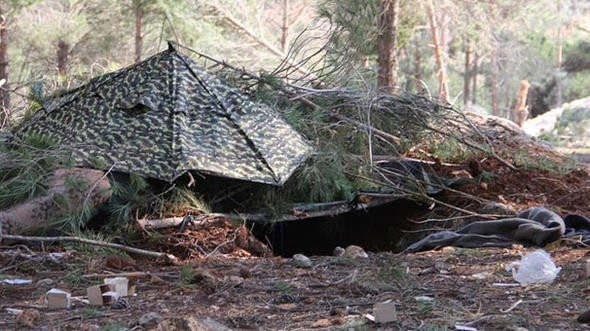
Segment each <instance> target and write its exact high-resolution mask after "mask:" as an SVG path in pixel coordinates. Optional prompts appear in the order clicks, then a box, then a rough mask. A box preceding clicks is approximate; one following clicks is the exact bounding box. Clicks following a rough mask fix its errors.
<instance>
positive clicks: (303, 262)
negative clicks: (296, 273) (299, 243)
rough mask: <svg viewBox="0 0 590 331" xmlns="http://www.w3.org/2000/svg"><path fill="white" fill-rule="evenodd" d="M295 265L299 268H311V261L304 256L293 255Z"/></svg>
mask: <svg viewBox="0 0 590 331" xmlns="http://www.w3.org/2000/svg"><path fill="white" fill-rule="evenodd" d="M293 264H295V266H296V267H298V268H311V266H312V262H311V260H310V259H309V258H308V257H307V256H305V255H303V254H295V255H293Z"/></svg>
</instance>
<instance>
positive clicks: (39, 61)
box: [0, 0, 590, 126]
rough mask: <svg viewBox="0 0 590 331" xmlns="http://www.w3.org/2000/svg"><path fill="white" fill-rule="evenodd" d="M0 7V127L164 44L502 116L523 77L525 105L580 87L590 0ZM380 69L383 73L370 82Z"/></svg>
mask: <svg viewBox="0 0 590 331" xmlns="http://www.w3.org/2000/svg"><path fill="white" fill-rule="evenodd" d="M390 9H391V10H390ZM0 14H1V15H2V16H1V20H2V22H1V23H2V25H1V29H0V41H1V42H0V79H5V82H4V85H3V86H2V91H0V93H1V94H2V95H1V100H2V104H3V111H4V115H3V116H2V120H3V123H2V126H6V125H7V124H8V125H9V124H10V123H11V122H12V123H15V122H17V121H18V119H19V118H20V117H21V116H22V115H23V114H25V113H26V110H27V109H29V108H31V100H33V101H39V100H42V99H43V97H45V96H46V95H50V94H51V93H53V92H54V91H56V90H58V89H67V88H71V87H74V86H77V85H79V84H80V83H83V82H85V81H87V80H88V79H89V78H91V77H93V76H96V75H99V74H102V73H105V72H109V71H113V70H116V69H119V68H121V67H124V66H127V65H129V64H131V63H133V62H136V61H139V60H141V59H144V58H146V57H148V56H150V55H152V54H155V53H156V52H158V51H161V50H163V49H165V48H166V47H167V45H166V41H167V40H172V41H175V42H177V43H179V44H181V45H184V46H186V47H189V48H191V49H194V50H197V51H199V52H202V53H204V54H207V55H209V56H211V57H213V58H216V59H219V60H223V61H227V62H228V63H231V64H232V65H234V66H238V67H244V68H247V69H248V70H251V71H256V72H263V73H267V74H270V75H273V76H278V77H285V76H289V77H290V78H291V79H293V77H297V76H302V75H303V76H305V77H307V78H309V77H312V78H314V79H315V78H318V80H317V81H321V84H322V85H325V86H354V87H360V88H368V89H374V88H375V87H376V86H377V84H379V86H382V85H383V84H385V85H387V84H389V85H391V86H390V90H393V91H396V90H408V91H410V92H416V93H425V94H430V95H433V96H441V97H442V98H443V99H447V98H448V101H449V102H451V103H453V104H455V105H456V106H458V107H460V108H461V107H466V108H469V109H475V110H478V109H479V110H480V111H486V112H489V113H491V114H495V115H499V116H505V117H509V116H510V114H511V109H512V108H513V107H514V106H513V105H514V103H515V102H516V96H517V91H518V86H519V82H520V81H521V80H527V81H529V82H530V83H531V85H532V88H531V91H530V93H529V99H530V100H529V102H530V103H535V104H536V106H535V107H533V113H535V112H538V111H542V110H546V109H548V108H549V107H554V106H557V105H560V104H561V103H563V102H567V101H570V100H574V99H577V98H581V97H584V96H587V95H590V70H589V69H590V59H589V57H590V56H589V55H588V54H589V52H588V51H589V48H590V44H589V42H588V36H589V35H590V1H582V0H534V1H529V0H525V1H518V2H514V1H507V0H490V1H476V0H441V1H426V0H421V1H407V0H405V1H404V0H371V1H357V0H317V1H311V0H239V1H236V0H208V1H202V0H178V1H170V0H168V1H166V0H125V1H118V0H100V1H99V0H45V1H35V0H2V1H0ZM387 14H389V15H390V16H389V17H387V16H386V15H387ZM391 14H393V16H391ZM388 20H389V21H388ZM384 22H385V23H387V24H384ZM388 28H389V29H390V30H387V29H388ZM433 33H434V34H433ZM434 36H436V38H433V37H434ZM387 38H389V39H387ZM435 46H436V47H435ZM384 47H385V48H384ZM387 48H389V50H392V52H390V54H384V52H385V53H386V52H387V51H388V50H387ZM437 52H438V55H439V56H438V57H437V56H435V54H436V53H437ZM285 58H289V61H287V63H288V64H289V65H285V63H284V62H283V60H284V59H285ZM383 61H385V62H383ZM281 63H283V66H280V64H281ZM210 64H211V63H210ZM277 68H279V70H277ZM384 68H388V70H391V71H392V72H390V73H387V75H388V76H389V77H391V80H392V81H389V82H383V81H381V80H380V79H378V76H379V75H381V73H382V71H381V70H383V69H384ZM281 69H282V70H281ZM441 74H444V75H445V76H446V77H448V78H446V79H445V81H444V82H443V81H442V80H441ZM307 81H312V80H307ZM441 82H443V83H444V84H448V87H447V88H446V90H447V91H448V95H447V96H442V95H441V94H440V91H439V90H440V86H441V85H442V84H441Z"/></svg>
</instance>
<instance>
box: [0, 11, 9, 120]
mask: <svg viewBox="0 0 590 331" xmlns="http://www.w3.org/2000/svg"><path fill="white" fill-rule="evenodd" d="M5 10H6V9H5V8H4V7H3V6H2V7H0V81H2V80H4V85H2V86H1V87H0V107H1V109H0V127H2V126H4V124H5V121H6V120H7V118H8V109H9V106H10V94H9V91H8V29H7V26H6V25H7V22H6V17H5V15H6V12H5Z"/></svg>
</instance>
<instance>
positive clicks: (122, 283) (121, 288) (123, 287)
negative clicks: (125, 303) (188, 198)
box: [104, 277, 129, 297]
mask: <svg viewBox="0 0 590 331" xmlns="http://www.w3.org/2000/svg"><path fill="white" fill-rule="evenodd" d="M104 283H105V284H109V285H114V286H115V289H114V291H115V292H117V293H119V296H120V297H126V296H128V295H129V291H128V288H129V279H128V278H127V277H114V278H105V279H104Z"/></svg>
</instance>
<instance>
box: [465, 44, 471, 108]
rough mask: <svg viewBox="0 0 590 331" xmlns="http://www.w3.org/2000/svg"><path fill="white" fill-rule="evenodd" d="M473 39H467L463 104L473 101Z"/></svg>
mask: <svg viewBox="0 0 590 331" xmlns="http://www.w3.org/2000/svg"><path fill="white" fill-rule="evenodd" d="M471 52H472V49H471V41H469V40H467V41H465V69H464V70H463V104H465V105H466V104H468V103H471V88H470V85H471V75H472V72H471V67H472V64H471Z"/></svg>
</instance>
